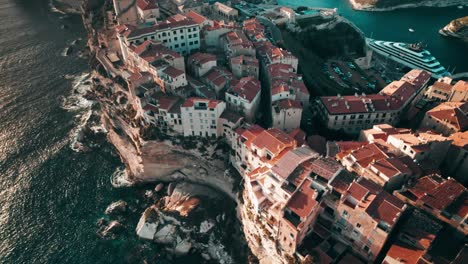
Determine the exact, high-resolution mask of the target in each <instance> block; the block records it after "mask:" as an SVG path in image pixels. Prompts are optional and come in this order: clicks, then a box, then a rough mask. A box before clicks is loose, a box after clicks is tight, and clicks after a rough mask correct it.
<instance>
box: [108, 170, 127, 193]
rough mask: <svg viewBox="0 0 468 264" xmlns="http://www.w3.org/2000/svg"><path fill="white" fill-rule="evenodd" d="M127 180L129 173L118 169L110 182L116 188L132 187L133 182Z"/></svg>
mask: <svg viewBox="0 0 468 264" xmlns="http://www.w3.org/2000/svg"><path fill="white" fill-rule="evenodd" d="M127 179H128V178H127V171H126V170H125V168H117V169H116V170H115V172H114V173H113V174H112V176H111V178H110V181H111V184H112V186H113V187H114V188H121V187H130V186H132V182H130V181H129V180H127Z"/></svg>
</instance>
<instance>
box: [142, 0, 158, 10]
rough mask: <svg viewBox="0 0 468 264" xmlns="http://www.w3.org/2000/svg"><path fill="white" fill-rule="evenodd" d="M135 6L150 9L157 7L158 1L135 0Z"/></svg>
mask: <svg viewBox="0 0 468 264" xmlns="http://www.w3.org/2000/svg"><path fill="white" fill-rule="evenodd" d="M137 6H138V8H140V9H141V10H151V9H155V8H158V2H157V1H156V0H137Z"/></svg>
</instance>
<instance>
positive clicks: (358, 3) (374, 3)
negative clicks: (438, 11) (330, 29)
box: [350, 0, 466, 11]
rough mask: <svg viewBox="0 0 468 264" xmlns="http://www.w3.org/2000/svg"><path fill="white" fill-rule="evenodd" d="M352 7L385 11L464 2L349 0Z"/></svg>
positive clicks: (448, 0)
mask: <svg viewBox="0 0 468 264" xmlns="http://www.w3.org/2000/svg"><path fill="white" fill-rule="evenodd" d="M350 3H351V5H352V6H353V8H354V9H357V10H365V11H386V10H394V9H399V8H412V7H419V6H429V7H444V6H455V5H462V4H466V1H465V0H350Z"/></svg>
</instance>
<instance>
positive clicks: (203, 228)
mask: <svg viewBox="0 0 468 264" xmlns="http://www.w3.org/2000/svg"><path fill="white" fill-rule="evenodd" d="M214 226H215V224H214V223H213V222H212V221H210V220H205V221H203V222H202V223H201V224H200V233H202V234H204V233H206V232H208V231H210V230H211V229H212V228H213V227H214Z"/></svg>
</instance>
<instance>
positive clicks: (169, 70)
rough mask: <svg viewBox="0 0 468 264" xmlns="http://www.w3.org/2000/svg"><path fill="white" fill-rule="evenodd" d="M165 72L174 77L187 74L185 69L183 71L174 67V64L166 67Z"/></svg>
mask: <svg viewBox="0 0 468 264" xmlns="http://www.w3.org/2000/svg"><path fill="white" fill-rule="evenodd" d="M163 72H164V73H165V74H167V75H169V76H171V77H172V78H177V77H179V76H181V75H184V74H185V72H183V71H181V70H179V69H177V68H174V67H172V66H169V67H167V68H166V69H164V71H163Z"/></svg>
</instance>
